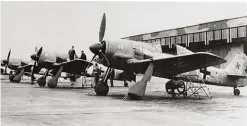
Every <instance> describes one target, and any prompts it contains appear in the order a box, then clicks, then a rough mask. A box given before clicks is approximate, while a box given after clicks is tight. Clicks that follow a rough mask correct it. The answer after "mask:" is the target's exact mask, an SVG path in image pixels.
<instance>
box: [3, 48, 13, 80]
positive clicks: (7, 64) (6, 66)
mask: <svg viewBox="0 0 247 126" xmlns="http://www.w3.org/2000/svg"><path fill="white" fill-rule="evenodd" d="M10 54H11V49H10V50H9V54H8V57H7V63H6V65H5V71H4V72H5V75H6V73H7V68H8V66H9V57H10Z"/></svg>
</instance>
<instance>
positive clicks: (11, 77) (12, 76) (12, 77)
mask: <svg viewBox="0 0 247 126" xmlns="http://www.w3.org/2000/svg"><path fill="white" fill-rule="evenodd" d="M14 77H15V76H14V75H12V74H11V75H9V81H10V82H14Z"/></svg>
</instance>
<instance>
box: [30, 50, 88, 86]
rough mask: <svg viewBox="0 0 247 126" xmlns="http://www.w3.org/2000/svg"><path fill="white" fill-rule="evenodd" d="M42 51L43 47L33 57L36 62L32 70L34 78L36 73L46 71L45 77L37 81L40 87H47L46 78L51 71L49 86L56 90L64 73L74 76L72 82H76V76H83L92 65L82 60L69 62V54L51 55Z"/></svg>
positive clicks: (71, 77)
mask: <svg viewBox="0 0 247 126" xmlns="http://www.w3.org/2000/svg"><path fill="white" fill-rule="evenodd" d="M42 50H43V48H42V47H41V48H40V49H39V50H37V48H36V49H35V52H36V53H35V54H32V55H31V59H32V60H34V61H35V63H34V67H33V70H32V77H33V75H34V73H35V71H39V70H40V69H41V68H45V69H46V72H45V74H44V76H42V77H40V78H39V79H38V80H37V82H38V85H39V86H40V87H44V86H45V85H46V77H47V76H48V74H49V71H51V73H52V74H53V76H52V78H51V79H49V80H48V82H47V85H48V87H49V88H55V87H56V86H57V82H58V78H59V77H60V76H61V73H62V72H66V73H69V74H73V76H70V79H71V81H75V80H76V78H75V77H76V76H74V75H83V74H84V72H85V69H86V68H87V67H89V66H91V65H92V63H89V62H88V61H85V60H81V59H75V60H72V61H68V54H61V53H55V52H54V53H51V52H47V51H42ZM31 83H33V78H32V79H31Z"/></svg>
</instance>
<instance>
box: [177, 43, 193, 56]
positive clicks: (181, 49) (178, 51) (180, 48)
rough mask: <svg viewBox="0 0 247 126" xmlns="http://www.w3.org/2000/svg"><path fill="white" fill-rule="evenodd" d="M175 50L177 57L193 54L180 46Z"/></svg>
mask: <svg viewBox="0 0 247 126" xmlns="http://www.w3.org/2000/svg"><path fill="white" fill-rule="evenodd" d="M176 49H177V55H184V54H193V52H192V51H190V50H188V49H186V48H185V47H182V46H180V45H176Z"/></svg>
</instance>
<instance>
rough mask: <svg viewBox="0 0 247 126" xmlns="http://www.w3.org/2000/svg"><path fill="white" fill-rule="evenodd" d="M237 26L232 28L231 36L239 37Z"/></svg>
mask: <svg viewBox="0 0 247 126" xmlns="http://www.w3.org/2000/svg"><path fill="white" fill-rule="evenodd" d="M237 32H238V30H237V28H231V38H237V34H238V33H237Z"/></svg>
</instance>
